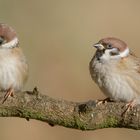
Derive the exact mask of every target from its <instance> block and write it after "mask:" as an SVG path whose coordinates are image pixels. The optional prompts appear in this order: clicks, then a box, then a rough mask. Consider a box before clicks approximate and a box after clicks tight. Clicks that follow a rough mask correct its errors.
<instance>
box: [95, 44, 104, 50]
mask: <svg viewBox="0 0 140 140" xmlns="http://www.w3.org/2000/svg"><path fill="white" fill-rule="evenodd" d="M93 47H95V48H96V49H98V50H100V51H101V50H103V49H104V46H103V45H102V44H101V43H96V44H94V45H93Z"/></svg>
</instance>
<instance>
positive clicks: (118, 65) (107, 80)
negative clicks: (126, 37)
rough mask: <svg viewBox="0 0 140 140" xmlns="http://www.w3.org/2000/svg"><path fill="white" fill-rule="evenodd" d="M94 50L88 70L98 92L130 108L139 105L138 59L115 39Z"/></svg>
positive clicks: (139, 73) (103, 41)
mask: <svg viewBox="0 0 140 140" xmlns="http://www.w3.org/2000/svg"><path fill="white" fill-rule="evenodd" d="M94 47H95V48H96V49H97V50H96V53H95V55H94V57H93V58H92V60H91V62H90V68H89V69H90V73H91V77H92V79H93V80H94V81H95V83H96V84H97V85H98V86H99V88H100V89H101V90H102V92H103V93H104V94H105V95H106V96H107V97H108V98H109V99H112V100H114V101H122V102H126V103H127V104H128V106H130V107H133V106H134V105H136V104H140V59H139V58H137V57H136V56H135V55H134V54H133V53H132V52H130V50H129V48H128V46H127V44H126V43H125V42H124V41H122V40H120V39H117V38H113V37H108V38H104V39H101V40H100V41H99V42H98V43H96V44H95V45H94Z"/></svg>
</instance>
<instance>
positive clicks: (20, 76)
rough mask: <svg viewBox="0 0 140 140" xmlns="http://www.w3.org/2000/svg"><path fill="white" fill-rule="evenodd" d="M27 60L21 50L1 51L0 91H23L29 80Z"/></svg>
mask: <svg viewBox="0 0 140 140" xmlns="http://www.w3.org/2000/svg"><path fill="white" fill-rule="evenodd" d="M27 69H28V66H27V64H26V60H25V58H24V55H23V54H22V51H21V50H20V49H19V48H15V49H14V48H13V49H0V89H1V90H7V89H9V88H13V89H14V90H15V91H18V90H21V88H22V86H23V84H24V82H25V81H26V79H27Z"/></svg>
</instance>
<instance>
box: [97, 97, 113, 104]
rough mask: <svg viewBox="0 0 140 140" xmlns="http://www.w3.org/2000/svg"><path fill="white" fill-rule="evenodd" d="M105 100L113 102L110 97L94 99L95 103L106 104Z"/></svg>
mask: <svg viewBox="0 0 140 140" xmlns="http://www.w3.org/2000/svg"><path fill="white" fill-rule="evenodd" d="M107 102H113V100H111V99H110V98H105V99H103V100H96V104H97V105H101V104H106V103H107Z"/></svg>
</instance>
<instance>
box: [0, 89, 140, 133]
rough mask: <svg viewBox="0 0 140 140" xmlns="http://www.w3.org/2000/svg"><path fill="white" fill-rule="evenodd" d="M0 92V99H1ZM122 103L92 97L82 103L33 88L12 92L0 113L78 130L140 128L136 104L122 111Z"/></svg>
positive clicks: (138, 109)
mask: <svg viewBox="0 0 140 140" xmlns="http://www.w3.org/2000/svg"><path fill="white" fill-rule="evenodd" d="M3 95H4V94H0V101H2V100H3ZM124 106H125V104H124V103H115V102H109V103H107V104H101V105H98V106H97V105H96V102H95V101H88V102H84V103H78V102H71V101H66V100H62V99H59V100H58V99H53V98H51V97H49V96H47V95H42V94H40V93H39V92H38V91H37V88H35V89H34V90H33V91H26V92H20V93H15V94H14V97H9V98H8V99H7V100H6V102H5V103H4V104H0V117H20V118H26V119H27V120H29V119H36V120H40V121H44V122H47V123H48V124H50V125H51V126H54V125H61V126H64V127H68V128H75V129H80V130H95V129H101V128H108V127H114V128H118V127H124V128H132V129H137V130H139V129H140V117H139V116H140V106H136V107H134V108H133V109H132V110H130V111H129V112H127V113H125V114H123V112H124V111H125V109H126V107H124Z"/></svg>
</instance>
